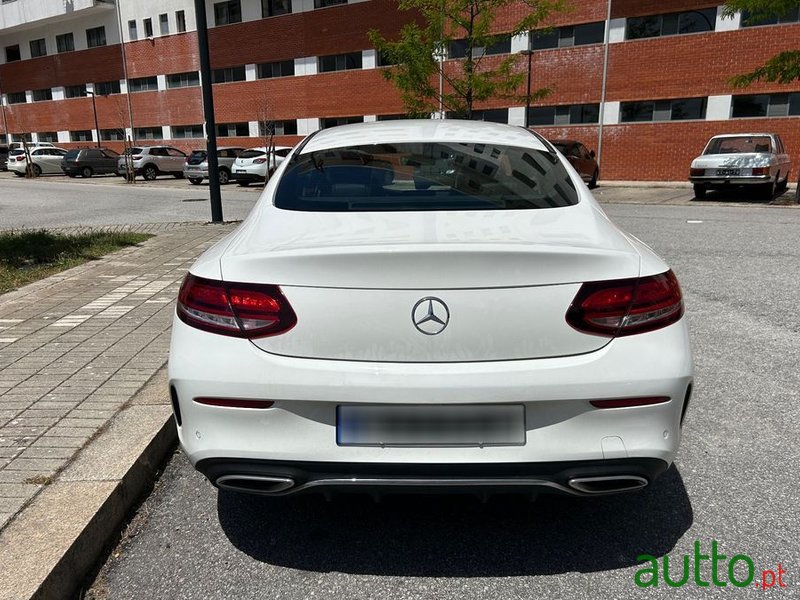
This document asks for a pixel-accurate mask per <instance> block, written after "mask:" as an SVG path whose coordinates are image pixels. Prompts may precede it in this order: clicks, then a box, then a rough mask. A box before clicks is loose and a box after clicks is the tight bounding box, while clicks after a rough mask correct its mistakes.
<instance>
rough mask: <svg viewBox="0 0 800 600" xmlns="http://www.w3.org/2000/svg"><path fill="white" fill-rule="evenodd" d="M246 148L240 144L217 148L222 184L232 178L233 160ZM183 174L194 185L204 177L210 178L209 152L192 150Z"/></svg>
mask: <svg viewBox="0 0 800 600" xmlns="http://www.w3.org/2000/svg"><path fill="white" fill-rule="evenodd" d="M243 150H244V148H242V147H240V146H226V147H223V148H217V162H218V164H219V182H220V183H221V184H222V185H225V184H226V183H228V182H229V181H230V179H231V170H232V169H233V161H235V160H236V157H237V156H239V154H240V153H241V152H242V151H243ZM183 176H184V177H186V179H188V180H189V183H192V184H194V185H198V184H200V183H201V182H202V181H203V179H208V152H207V151H206V150H192V153H191V154H190V155H189V157H188V158H187V159H186V163H185V164H184V165H183Z"/></svg>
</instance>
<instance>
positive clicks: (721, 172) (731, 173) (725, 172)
mask: <svg viewBox="0 0 800 600" xmlns="http://www.w3.org/2000/svg"><path fill="white" fill-rule="evenodd" d="M737 175H739V169H717V176H718V177H736V176H737Z"/></svg>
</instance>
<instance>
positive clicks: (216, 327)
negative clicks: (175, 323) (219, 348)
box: [177, 274, 297, 338]
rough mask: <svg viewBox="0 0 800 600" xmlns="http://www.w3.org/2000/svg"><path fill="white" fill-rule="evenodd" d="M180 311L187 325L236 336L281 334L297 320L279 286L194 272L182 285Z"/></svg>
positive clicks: (248, 336) (178, 309)
mask: <svg viewBox="0 0 800 600" xmlns="http://www.w3.org/2000/svg"><path fill="white" fill-rule="evenodd" d="M177 311H178V317H179V318H180V319H181V321H183V322H184V323H186V324H187V325H191V326H192V327H196V328H198V329H202V330H204V331H210V332H212V333H219V334H221V335H230V336H234V337H244V338H258V337H267V336H272V335H278V334H281V333H285V332H287V331H289V330H290V329H291V328H292V327H294V326H295V324H296V323H297V316H296V315H295V314H294V311H293V310H292V307H291V306H290V305H289V301H288V300H287V299H286V298H285V297H284V295H283V294H282V293H281V291H280V289H279V288H278V286H275V285H259V284H249V283H228V282H223V281H216V280H213V279H205V278H203V277H195V276H194V275H191V274H189V275H187V276H186V278H185V279H184V280H183V284H182V285H181V291H180V292H179V294H178V307H177Z"/></svg>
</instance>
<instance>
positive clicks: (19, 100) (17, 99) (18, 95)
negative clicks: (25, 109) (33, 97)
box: [6, 92, 28, 104]
mask: <svg viewBox="0 0 800 600" xmlns="http://www.w3.org/2000/svg"><path fill="white" fill-rule="evenodd" d="M6 100H7V101H8V103H9V104H25V103H26V102H27V101H28V100H27V98H26V97H25V92H9V93H8V94H6Z"/></svg>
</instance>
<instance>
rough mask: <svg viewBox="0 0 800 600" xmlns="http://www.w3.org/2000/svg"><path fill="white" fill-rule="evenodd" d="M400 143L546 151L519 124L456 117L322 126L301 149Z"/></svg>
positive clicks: (540, 143)
mask: <svg viewBox="0 0 800 600" xmlns="http://www.w3.org/2000/svg"><path fill="white" fill-rule="evenodd" d="M402 142H458V143H472V144H474V143H478V144H498V145H503V146H522V147H527V148H532V149H536V150H545V151H547V150H548V148H546V147H545V146H544V144H543V143H542V142H541V140H540V139H539V137H537V136H536V135H535V134H533V133H532V132H530V131H528V130H526V129H525V128H523V127H517V126H513V125H502V124H500V123H490V122H487V121H462V120H458V119H398V120H395V121H376V122H371V123H354V124H352V125H340V126H338V127H331V128H330V129H322V130H320V131H318V132H317V133H316V134H314V137H312V138H311V139H310V140H308V143H307V144H306V145H305V147H304V148H303V152H304V153H305V152H315V151H317V150H328V149H331V148H341V147H344V146H362V145H373V144H392V143H394V144H397V143H402Z"/></svg>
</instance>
